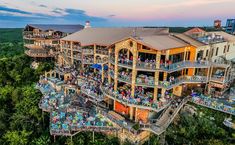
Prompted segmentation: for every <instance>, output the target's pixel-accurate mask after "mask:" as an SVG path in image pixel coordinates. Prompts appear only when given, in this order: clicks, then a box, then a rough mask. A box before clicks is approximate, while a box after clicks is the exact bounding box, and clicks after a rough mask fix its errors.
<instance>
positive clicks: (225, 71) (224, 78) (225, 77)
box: [223, 68, 228, 82]
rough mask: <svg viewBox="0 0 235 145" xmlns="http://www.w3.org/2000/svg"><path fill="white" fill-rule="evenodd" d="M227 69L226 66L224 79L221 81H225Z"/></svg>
mask: <svg viewBox="0 0 235 145" xmlns="http://www.w3.org/2000/svg"><path fill="white" fill-rule="evenodd" d="M227 71H228V68H226V69H225V73H224V80H223V82H225V80H226V78H227Z"/></svg>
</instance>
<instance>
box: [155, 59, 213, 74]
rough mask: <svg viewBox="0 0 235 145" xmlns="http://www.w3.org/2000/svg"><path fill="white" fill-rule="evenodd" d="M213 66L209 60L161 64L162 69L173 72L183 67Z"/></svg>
mask: <svg viewBox="0 0 235 145" xmlns="http://www.w3.org/2000/svg"><path fill="white" fill-rule="evenodd" d="M210 66H211V63H209V62H208V61H204V62H197V61H181V62H177V63H173V64H170V65H168V64H162V65H160V69H161V70H162V71H167V72H173V71H178V70H181V69H183V68H208V67H210Z"/></svg>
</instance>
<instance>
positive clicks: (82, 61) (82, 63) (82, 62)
mask: <svg viewBox="0 0 235 145" xmlns="http://www.w3.org/2000/svg"><path fill="white" fill-rule="evenodd" d="M81 51H82V59H81V65H82V69H84V60H83V58H84V56H83V55H84V54H83V48H82V47H81Z"/></svg>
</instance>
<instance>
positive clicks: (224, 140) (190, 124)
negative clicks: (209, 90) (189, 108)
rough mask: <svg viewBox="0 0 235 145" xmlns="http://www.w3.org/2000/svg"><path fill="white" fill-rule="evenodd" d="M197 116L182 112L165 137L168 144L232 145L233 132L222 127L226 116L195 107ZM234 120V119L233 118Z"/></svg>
mask: <svg viewBox="0 0 235 145" xmlns="http://www.w3.org/2000/svg"><path fill="white" fill-rule="evenodd" d="M196 108H197V114H195V115H190V114H188V113H185V112H182V113H181V114H180V119H179V120H178V121H177V122H176V123H174V124H172V125H171V126H170V127H169V128H168V130H167V135H166V140H167V141H168V143H169V144H201V145H205V144H211V145H222V144H234V143H235V140H234V139H235V132H234V130H232V129H231V128H228V127H226V126H224V125H223V121H224V119H225V118H226V117H229V116H228V115H226V114H224V113H221V112H218V111H214V110H211V109H207V108H204V107H200V106H196ZM233 119H234V118H233Z"/></svg>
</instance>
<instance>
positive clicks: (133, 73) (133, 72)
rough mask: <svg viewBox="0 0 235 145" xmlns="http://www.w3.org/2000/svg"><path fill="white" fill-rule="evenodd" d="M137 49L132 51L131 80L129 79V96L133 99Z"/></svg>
mask: <svg viewBox="0 0 235 145" xmlns="http://www.w3.org/2000/svg"><path fill="white" fill-rule="evenodd" d="M137 53H138V52H137V48H134V49H133V66H132V78H131V96H132V97H133V96H134V94H135V83H136V75H137V71H136V61H137V58H138V56H137V55H138V54H137Z"/></svg>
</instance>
